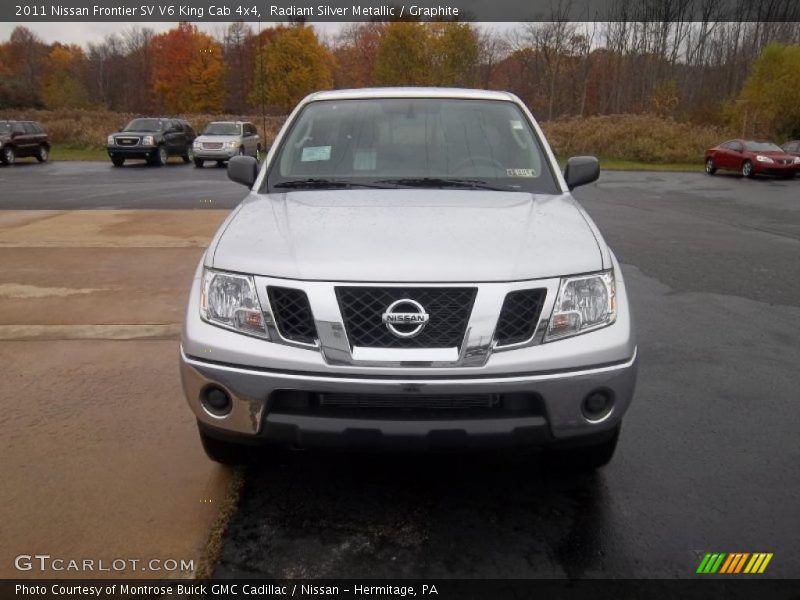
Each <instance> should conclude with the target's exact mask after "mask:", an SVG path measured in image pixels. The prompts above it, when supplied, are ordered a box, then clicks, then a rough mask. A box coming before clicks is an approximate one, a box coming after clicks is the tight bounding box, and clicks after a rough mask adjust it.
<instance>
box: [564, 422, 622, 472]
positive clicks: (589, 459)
mask: <svg viewBox="0 0 800 600" xmlns="http://www.w3.org/2000/svg"><path fill="white" fill-rule="evenodd" d="M619 431H620V427H619V426H617V427H616V429H614V431H613V433H612V434H611V437H610V438H607V439H605V440H603V441H602V442H598V443H595V444H591V445H586V446H577V447H574V448H553V449H551V450H550V451H549V454H550V459H551V462H553V463H554V464H555V466H557V467H558V468H560V469H567V470H572V471H594V470H595V469H599V468H601V467H604V466H606V465H607V464H608V463H609V462H611V459H612V458H613V457H614V451H615V450H616V449H617V440H618V439H619Z"/></svg>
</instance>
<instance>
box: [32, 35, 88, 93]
mask: <svg viewBox="0 0 800 600" xmlns="http://www.w3.org/2000/svg"><path fill="white" fill-rule="evenodd" d="M87 66H88V63H87V60H86V54H84V52H83V50H82V49H81V48H80V46H76V45H74V44H72V45H69V46H66V45H64V44H54V45H53V48H52V50H50V54H48V56H47V59H46V61H45V66H44V74H43V76H42V101H43V102H44V105H45V106H46V107H47V108H89V106H90V104H91V102H90V99H89V91H88V90H87V89H86V84H85V81H86V73H87Z"/></svg>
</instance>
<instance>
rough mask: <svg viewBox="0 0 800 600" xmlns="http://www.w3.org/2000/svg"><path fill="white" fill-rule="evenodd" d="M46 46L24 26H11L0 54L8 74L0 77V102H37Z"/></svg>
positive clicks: (22, 103)
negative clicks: (9, 34)
mask: <svg viewBox="0 0 800 600" xmlns="http://www.w3.org/2000/svg"><path fill="white" fill-rule="evenodd" d="M47 54H48V47H47V45H46V44H44V43H43V42H42V40H41V39H39V37H38V36H37V35H36V34H34V33H33V32H32V31H31V30H30V29H28V28H26V27H15V28H14V30H13V31H12V32H11V36H10V37H9V40H8V42H6V43H5V44H3V48H2V57H3V61H2V62H3V64H4V65H5V70H6V72H7V73H8V75H7V76H6V77H5V79H4V80H0V81H1V82H2V83H3V85H2V87H0V91H2V92H3V96H0V106H20V107H22V106H24V107H28V106H30V107H38V106H41V104H42V101H41V95H40V91H41V83H42V73H43V71H44V63H45V60H46V58H47Z"/></svg>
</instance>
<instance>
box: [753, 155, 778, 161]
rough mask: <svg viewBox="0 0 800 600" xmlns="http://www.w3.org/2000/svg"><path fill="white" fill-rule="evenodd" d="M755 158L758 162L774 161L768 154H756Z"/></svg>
mask: <svg viewBox="0 0 800 600" xmlns="http://www.w3.org/2000/svg"><path fill="white" fill-rule="evenodd" d="M756 160H757V161H758V162H763V163H771V162H775V161H774V160H772V159H771V158H770V157H769V156H762V155H761V154H756Z"/></svg>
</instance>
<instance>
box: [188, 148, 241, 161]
mask: <svg viewBox="0 0 800 600" xmlns="http://www.w3.org/2000/svg"><path fill="white" fill-rule="evenodd" d="M238 154H239V149H238V148H233V149H220V150H208V149H207V148H198V147H197V146H195V147H194V157H195V158H202V159H203V160H230V159H231V158H233V157H234V156H236V155H238Z"/></svg>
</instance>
